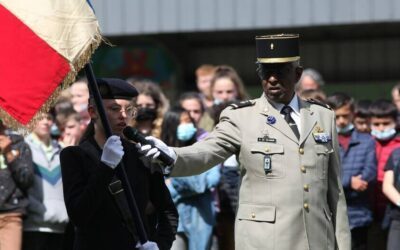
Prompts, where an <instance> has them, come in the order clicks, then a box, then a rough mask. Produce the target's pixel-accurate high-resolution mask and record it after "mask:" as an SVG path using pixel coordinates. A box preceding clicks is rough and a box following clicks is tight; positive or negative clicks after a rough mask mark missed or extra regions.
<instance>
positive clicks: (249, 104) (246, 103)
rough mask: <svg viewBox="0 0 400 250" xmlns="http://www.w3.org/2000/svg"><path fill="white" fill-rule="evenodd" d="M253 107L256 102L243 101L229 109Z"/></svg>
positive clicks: (233, 104)
mask: <svg viewBox="0 0 400 250" xmlns="http://www.w3.org/2000/svg"><path fill="white" fill-rule="evenodd" d="M253 105H254V102H252V101H249V100H247V101H241V102H239V103H232V104H230V105H229V107H232V108H233V109H240V108H244V107H248V106H253Z"/></svg>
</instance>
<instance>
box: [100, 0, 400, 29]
mask: <svg viewBox="0 0 400 250" xmlns="http://www.w3.org/2000/svg"><path fill="white" fill-rule="evenodd" d="M92 4H93V6H94V9H95V11H96V15H97V17H98V19H99V21H100V25H101V28H102V31H103V34H104V35H107V36H114V35H138V34H154V33H176V32H196V31H219V30H246V29H259V28H268V29H272V28H284V27H309V26H321V25H342V24H359V23H375V22H391V21H400V1H399V0H113V1H110V0H92Z"/></svg>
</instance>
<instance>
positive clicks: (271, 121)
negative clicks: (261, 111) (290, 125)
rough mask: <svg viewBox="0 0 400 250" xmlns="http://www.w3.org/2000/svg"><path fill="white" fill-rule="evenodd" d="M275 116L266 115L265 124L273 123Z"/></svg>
mask: <svg viewBox="0 0 400 250" xmlns="http://www.w3.org/2000/svg"><path fill="white" fill-rule="evenodd" d="M275 122H276V118H275V117H274V116H267V124H271V125H272V124H275Z"/></svg>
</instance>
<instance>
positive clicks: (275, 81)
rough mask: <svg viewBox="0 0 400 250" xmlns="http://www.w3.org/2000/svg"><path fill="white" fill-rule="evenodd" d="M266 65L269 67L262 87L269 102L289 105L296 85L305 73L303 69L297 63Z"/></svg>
mask: <svg viewBox="0 0 400 250" xmlns="http://www.w3.org/2000/svg"><path fill="white" fill-rule="evenodd" d="M265 65H267V67H266V72H265V73H266V74H265V75H264V79H263V80H262V86H263V89H264V93H265V95H266V96H267V98H268V100H271V101H273V102H277V103H283V104H289V102H290V101H291V100H292V98H293V95H294V88H295V85H296V83H297V82H298V81H299V79H300V77H301V74H302V73H303V68H302V67H300V66H297V64H295V63H268V64H265Z"/></svg>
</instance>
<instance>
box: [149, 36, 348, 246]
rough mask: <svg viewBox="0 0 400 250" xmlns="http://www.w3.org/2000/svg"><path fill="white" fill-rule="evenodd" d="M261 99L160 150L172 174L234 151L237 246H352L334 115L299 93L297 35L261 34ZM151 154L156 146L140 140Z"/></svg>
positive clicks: (194, 169)
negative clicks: (184, 143) (197, 136)
mask: <svg viewBox="0 0 400 250" xmlns="http://www.w3.org/2000/svg"><path fill="white" fill-rule="evenodd" d="M256 50H257V73H258V75H259V76H260V79H261V82H262V87H263V90H264V91H263V92H264V93H263V94H262V96H261V97H260V98H258V99H255V100H251V101H245V102H242V103H240V104H239V105H233V106H231V107H228V108H226V109H225V110H224V111H223V112H222V114H221V117H220V122H219V123H218V125H217V126H216V127H215V129H214V131H213V132H212V133H211V134H210V135H209V136H208V138H207V139H205V140H204V141H201V142H198V143H196V144H194V145H192V146H189V147H184V148H173V149H171V148H168V147H166V146H165V145H164V144H163V143H162V142H161V141H159V140H155V139H152V138H149V139H152V140H154V141H155V143H156V146H158V148H159V149H161V150H163V151H166V152H167V153H168V154H169V155H170V156H171V157H174V158H175V159H176V160H175V164H174V166H173V167H172V173H171V174H172V175H173V176H185V175H193V174H199V173H201V172H204V171H206V170H207V169H209V168H210V167H212V166H215V165H216V164H218V163H220V162H222V161H224V160H225V159H226V158H227V157H229V156H230V155H232V154H235V155H236V157H237V159H238V161H239V162H240V169H241V178H242V182H241V187H240V195H239V208H238V211H237V215H236V221H235V246H236V249H238V250H242V249H279V250H284V249H290V250H293V249H311V250H314V249H316V250H321V249H340V250H347V249H350V247H351V242H350V241H351V240H350V231H349V225H348V219H347V213H346V203H345V198H344V194H343V189H342V184H341V182H340V173H339V172H340V162H339V156H338V152H339V151H338V141H337V134H336V127H335V120H334V117H335V114H334V112H333V111H332V110H330V109H329V107H327V106H324V105H321V104H318V103H316V102H314V101H312V100H309V101H304V100H302V99H300V98H299V97H298V96H297V95H296V94H295V91H294V88H295V84H296V82H297V81H298V80H299V79H300V77H301V74H302V67H301V66H300V65H299V59H300V56H299V36H298V35H294V34H280V35H268V36H260V37H256ZM142 151H144V152H146V154H147V155H148V156H149V157H153V158H155V157H157V156H158V154H159V152H158V149H156V148H150V146H142Z"/></svg>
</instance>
